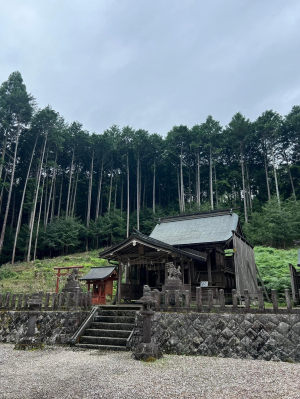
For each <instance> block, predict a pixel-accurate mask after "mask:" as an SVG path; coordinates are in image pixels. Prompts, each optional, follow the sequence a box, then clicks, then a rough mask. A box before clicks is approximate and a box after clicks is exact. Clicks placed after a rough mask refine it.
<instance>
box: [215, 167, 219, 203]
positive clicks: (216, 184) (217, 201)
mask: <svg viewBox="0 0 300 399" xmlns="http://www.w3.org/2000/svg"><path fill="white" fill-rule="evenodd" d="M214 169H215V188H216V208H217V209H218V206H219V198H218V181H217V169H216V164H214Z"/></svg>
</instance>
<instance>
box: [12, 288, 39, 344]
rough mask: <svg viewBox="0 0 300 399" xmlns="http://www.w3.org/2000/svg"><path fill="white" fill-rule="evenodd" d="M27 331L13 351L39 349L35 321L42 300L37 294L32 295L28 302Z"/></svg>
mask: <svg viewBox="0 0 300 399" xmlns="http://www.w3.org/2000/svg"><path fill="white" fill-rule="evenodd" d="M28 306H29V310H28V316H29V319H28V329H27V334H26V335H25V336H24V337H22V338H21V339H20V341H19V342H18V343H17V344H16V346H15V349H23V350H26V349H32V348H41V346H42V345H41V341H40V338H37V337H35V326H36V320H37V318H38V316H39V314H40V312H41V309H42V300H41V298H40V296H39V295H38V294H33V295H32V297H31V298H30V299H29V300H28Z"/></svg>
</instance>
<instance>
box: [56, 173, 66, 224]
mask: <svg viewBox="0 0 300 399" xmlns="http://www.w3.org/2000/svg"><path fill="white" fill-rule="evenodd" d="M63 181H64V175H63V173H62V175H61V183H60V193H59V200H58V210H57V217H58V218H59V217H60V208H61V197H62V188H63Z"/></svg>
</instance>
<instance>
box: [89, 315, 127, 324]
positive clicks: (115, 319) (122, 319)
mask: <svg viewBox="0 0 300 399" xmlns="http://www.w3.org/2000/svg"><path fill="white" fill-rule="evenodd" d="M134 321H135V317H129V316H96V317H95V318H94V322H96V323H134Z"/></svg>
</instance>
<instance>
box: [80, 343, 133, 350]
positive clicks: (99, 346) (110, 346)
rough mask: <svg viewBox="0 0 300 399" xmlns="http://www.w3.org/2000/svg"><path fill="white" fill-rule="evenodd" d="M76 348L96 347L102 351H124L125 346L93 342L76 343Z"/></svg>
mask: <svg viewBox="0 0 300 399" xmlns="http://www.w3.org/2000/svg"><path fill="white" fill-rule="evenodd" d="M75 347H77V348H83V349H84V348H85V349H98V350H103V351H126V350H127V348H126V346H115V345H95V344H76V345H75Z"/></svg>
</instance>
